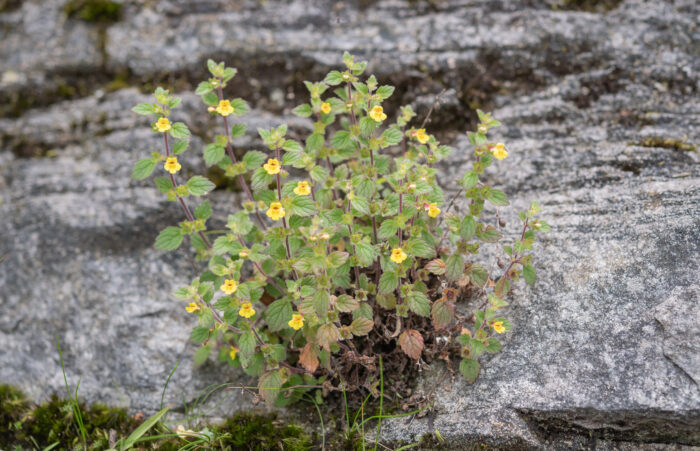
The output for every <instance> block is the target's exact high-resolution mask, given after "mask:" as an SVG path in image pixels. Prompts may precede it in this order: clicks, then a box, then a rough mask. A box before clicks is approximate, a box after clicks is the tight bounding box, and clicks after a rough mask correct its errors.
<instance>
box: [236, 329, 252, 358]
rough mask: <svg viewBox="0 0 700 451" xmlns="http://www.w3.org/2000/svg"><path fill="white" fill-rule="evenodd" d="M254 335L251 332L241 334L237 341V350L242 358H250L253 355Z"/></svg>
mask: <svg viewBox="0 0 700 451" xmlns="http://www.w3.org/2000/svg"><path fill="white" fill-rule="evenodd" d="M255 346H256V342H255V335H254V334H253V332H251V331H247V332H243V333H242V334H241V337H240V338H239V339H238V350H239V351H240V353H241V354H243V356H244V357H250V356H252V355H253V353H255Z"/></svg>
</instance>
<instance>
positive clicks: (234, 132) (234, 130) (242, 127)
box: [231, 122, 248, 138]
mask: <svg viewBox="0 0 700 451" xmlns="http://www.w3.org/2000/svg"><path fill="white" fill-rule="evenodd" d="M247 128H248V126H247V125H246V124H242V123H240V122H239V123H238V124H233V127H231V138H240V137H241V136H243V135H244V134H245V131H246V129H247Z"/></svg>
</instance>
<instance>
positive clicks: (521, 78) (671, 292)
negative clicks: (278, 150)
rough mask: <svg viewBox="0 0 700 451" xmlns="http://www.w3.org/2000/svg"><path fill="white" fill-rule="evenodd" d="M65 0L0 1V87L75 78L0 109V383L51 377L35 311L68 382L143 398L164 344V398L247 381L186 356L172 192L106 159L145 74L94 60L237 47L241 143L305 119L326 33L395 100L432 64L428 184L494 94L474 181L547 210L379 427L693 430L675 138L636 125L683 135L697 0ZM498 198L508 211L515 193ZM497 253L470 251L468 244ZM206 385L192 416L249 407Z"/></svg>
mask: <svg viewBox="0 0 700 451" xmlns="http://www.w3.org/2000/svg"><path fill="white" fill-rule="evenodd" d="M560 3H561V2H560ZM567 3H573V2H567ZM578 3H585V2H578ZM605 3H606V5H612V6H613V7H614V6H615V3H616V2H605ZM62 7H63V2H61V1H58V0H56V1H54V0H51V1H43V2H39V1H25V2H23V3H22V5H21V7H19V8H18V9H15V10H13V11H11V12H9V13H5V14H0V27H1V30H2V31H1V32H2V41H3V45H2V46H0V59H2V61H3V63H4V64H3V68H2V71H3V72H2V74H1V75H2V77H1V78H0V96H1V98H2V99H16V100H17V101H18V102H20V100H21V99H24V98H25V97H27V96H30V97H40V96H37V93H41V92H54V93H55V92H58V91H57V89H58V87H59V85H60V83H68V84H69V85H70V84H73V83H75V84H76V85H77V84H78V83H80V82H82V83H84V86H85V89H87V90H92V94H91V95H89V96H85V97H82V98H79V99H75V100H70V101H64V102H59V103H56V96H46V97H45V98H43V99H38V98H37V99H29V100H26V99H25V100H26V101H25V103H21V102H20V104H19V106H21V105H25V106H29V107H31V106H37V105H48V104H51V106H49V107H46V108H37V109H32V110H29V111H23V110H22V109H21V108H19V107H18V108H15V109H14V110H13V111H14V112H15V113H23V114H21V116H20V117H18V118H14V119H9V118H6V119H0V146H1V149H2V151H0V198H1V200H2V203H0V257H1V256H2V255H4V253H9V255H8V257H7V258H6V259H5V260H4V261H3V262H2V263H0V300H1V301H2V302H1V305H2V312H1V313H0V342H2V347H1V349H0V382H9V383H14V384H18V385H21V386H22V388H24V389H26V390H27V391H28V392H29V393H30V394H31V395H34V396H39V397H42V396H46V395H47V394H48V393H50V392H52V391H57V390H62V384H63V377H62V375H61V371H60V365H59V360H58V354H57V350H56V346H55V337H56V335H58V337H59V338H60V340H61V344H62V349H63V352H64V358H65V363H66V370H67V373H68V376H69V381H70V382H71V384H72V385H73V386H75V384H76V383H77V380H78V378H81V385H80V393H81V394H82V395H83V396H84V397H85V398H86V399H87V400H89V401H97V400H100V401H106V402H109V403H116V404H120V405H125V406H128V407H129V408H130V409H132V410H134V411H136V410H145V411H147V412H153V411H155V410H157V409H158V407H159V405H160V394H161V390H162V388H163V385H164V383H165V380H166V378H167V376H168V374H169V372H170V370H171V369H172V367H173V366H174V365H175V361H176V360H179V361H180V364H179V367H178V369H177V371H176V372H175V374H174V376H173V379H172V380H171V381H170V384H169V387H168V391H167V392H166V396H165V401H166V403H171V404H174V405H175V406H176V410H180V411H183V410H184V409H185V404H184V403H183V399H184V400H185V401H186V402H187V403H188V404H191V403H192V401H193V400H194V399H195V398H196V397H197V396H198V394H199V393H200V392H201V391H202V390H203V389H204V388H205V387H206V386H207V385H208V384H210V383H222V382H227V381H233V383H234V384H248V383H251V382H253V381H251V380H248V379H247V378H245V377H242V376H241V375H240V373H238V372H236V371H234V370H230V369H228V368H226V367H222V366H220V365H217V364H215V363H213V362H212V363H208V364H206V365H205V366H204V367H203V368H201V369H194V368H192V365H191V355H192V353H193V351H194V348H193V347H192V346H190V345H188V344H187V341H188V335H189V330H190V328H191V325H192V321H191V319H190V318H189V317H188V316H187V315H186V314H185V313H184V312H183V309H182V305H179V303H177V302H176V301H173V300H171V298H170V296H169V292H170V290H171V289H172V288H174V287H176V286H178V285H179V284H182V283H186V282H187V281H188V278H190V277H192V275H193V274H194V273H195V271H194V270H193V268H192V263H191V262H190V260H189V259H188V257H187V256H188V255H189V253H188V252H187V251H186V250H181V251H178V252H177V253H168V254H163V253H159V252H156V251H154V250H153V249H152V248H151V245H152V242H153V239H154V238H155V236H156V234H157V233H158V231H159V230H160V229H161V228H163V227H164V226H166V225H170V224H173V223H175V222H177V221H179V220H180V219H181V216H180V213H179V211H178V209H177V208H176V205H174V204H171V203H167V202H163V201H162V199H161V198H160V197H159V196H158V195H157V194H156V192H155V189H153V188H152V185H151V183H150V182H131V181H130V180H129V177H130V172H131V164H132V163H133V162H134V161H135V160H137V159H138V158H142V157H143V156H146V155H148V153H149V152H150V151H151V150H153V149H154V148H155V147H156V146H158V145H160V142H159V141H158V140H157V138H156V137H154V135H153V134H152V133H150V132H149V131H148V129H147V126H146V123H147V121H146V120H145V119H143V118H141V117H138V116H136V115H134V114H132V113H131V112H130V111H129V109H130V108H131V106H133V105H134V104H136V103H138V102H142V101H145V99H146V97H145V96H144V95H142V94H139V93H138V92H137V91H136V90H134V89H123V90H119V91H117V92H112V93H110V92H107V91H108V90H106V89H105V86H103V84H104V83H105V82H106V81H108V80H110V79H111V78H113V77H114V76H115V74H119V73H126V74H128V75H127V76H126V78H125V79H126V82H127V83H129V82H133V83H138V84H140V83H142V82H143V81H145V80H163V81H165V82H166V85H174V86H176V87H183V88H187V87H191V86H192V85H193V84H194V83H196V82H197V81H198V80H199V78H201V77H203V76H204V70H203V66H202V64H201V63H202V62H203V61H204V60H206V58H207V57H210V56H212V57H216V58H219V59H226V60H227V62H229V63H231V64H235V65H237V66H238V67H239V70H240V75H239V76H238V77H237V81H236V83H235V84H234V86H232V90H236V95H240V96H241V97H244V98H246V99H248V100H250V101H251V102H252V103H253V106H255V107H257V109H254V110H253V111H252V113H251V114H250V115H249V116H246V119H245V121H246V122H248V123H249V131H248V133H247V134H246V136H245V137H244V138H243V139H241V140H240V141H239V146H240V148H241V150H243V149H246V148H251V147H256V146H258V145H259V142H258V140H257V137H256V136H255V129H256V127H258V126H268V127H269V126H271V125H276V124H278V123H281V122H282V121H288V122H290V123H291V124H292V131H293V133H299V134H300V135H301V136H305V133H306V131H307V130H308V128H309V123H308V122H307V121H305V120H299V119H294V118H291V117H289V116H285V115H282V116H281V115H280V113H282V114H283V113H284V112H286V111H289V109H290V108H291V107H293V106H294V105H295V104H296V103H299V96H300V95H305V93H304V91H303V87H302V86H301V85H300V84H299V80H300V79H305V78H320V77H322V76H323V75H324V73H325V71H326V70H327V69H328V68H330V67H332V66H336V65H338V64H339V62H340V54H341V53H342V51H343V50H345V49H347V50H350V51H351V52H354V53H357V54H360V55H362V56H364V57H366V58H368V59H369V61H370V69H371V70H372V71H374V72H375V73H377V74H378V75H379V76H380V78H381V79H382V80H384V81H388V82H391V83H393V84H396V85H397V90H396V94H395V96H396V97H397V98H396V99H391V102H394V103H393V105H398V104H400V103H403V102H412V103H413V104H414V106H415V107H416V108H417V109H418V111H419V113H422V114H425V113H426V112H427V110H428V108H429V107H430V104H431V103H432V102H433V99H434V96H435V94H437V93H438V92H440V90H441V89H443V88H447V89H448V92H447V93H446V94H445V95H444V96H443V101H442V104H441V106H440V107H439V108H438V109H437V111H436V112H435V114H434V115H433V117H432V119H431V124H430V126H432V127H433V128H434V129H436V130H439V131H440V134H441V138H442V139H444V140H445V141H448V142H451V143H452V144H453V145H454V146H455V148H456V151H455V152H454V154H453V155H452V156H451V157H450V160H449V162H448V163H447V164H444V165H443V166H442V167H441V180H442V185H443V188H445V189H446V190H448V191H451V192H455V190H456V189H457V188H456V187H457V185H456V179H457V178H459V176H461V174H462V173H463V172H464V170H465V168H467V167H468V165H470V158H469V155H470V152H469V149H468V143H467V141H466V138H465V137H464V135H463V131H464V130H465V127H466V125H467V124H470V123H473V118H474V114H473V112H472V107H473V106H474V105H475V104H478V105H481V106H483V107H484V108H488V109H492V110H494V116H495V117H497V118H498V119H499V120H501V121H502V122H503V123H504V127H502V128H500V129H496V130H495V133H494V139H502V140H503V141H504V142H506V143H507V145H508V149H509V152H510V155H509V157H508V158H507V159H506V160H504V161H503V162H500V163H498V164H497V165H496V166H495V167H494V168H491V170H490V171H489V173H488V178H489V181H490V182H493V183H494V184H496V185H499V186H501V187H504V189H505V190H506V192H507V193H508V194H509V196H510V198H511V199H512V201H513V205H514V206H515V207H518V208H524V206H525V205H527V203H528V202H529V201H530V200H534V199H539V200H540V201H541V204H542V207H543V210H542V214H541V215H542V217H543V218H544V219H546V220H547V221H548V222H550V224H552V226H553V231H552V233H550V234H548V235H546V236H545V237H544V241H542V242H541V244H538V247H537V248H536V260H535V263H536V266H537V270H538V284H537V285H536V287H535V288H534V289H532V290H529V289H522V288H519V289H518V290H517V291H516V296H515V299H516V301H515V302H514V304H513V306H512V308H511V309H510V311H509V313H508V315H509V317H510V318H511V320H512V322H513V324H514V329H513V331H512V332H510V333H509V334H507V335H506V336H505V346H504V350H503V351H502V352H501V353H500V354H497V355H495V356H493V357H492V358H490V359H489V358H486V359H484V362H483V370H482V373H481V375H480V377H479V379H478V380H477V382H476V383H475V384H474V385H468V384H466V383H465V382H464V381H463V380H462V379H460V378H459V377H454V380H452V377H451V376H448V378H447V379H446V380H443V379H442V378H443V372H444V368H443V367H441V366H440V365H438V364H435V365H433V368H432V369H430V370H428V371H427V372H426V373H425V374H424V376H423V377H422V378H421V380H420V381H419V386H418V392H423V393H428V394H432V393H433V389H434V388H435V387H437V388H435V390H434V396H435V409H434V411H433V412H432V413H431V414H429V415H428V416H426V417H423V418H415V419H412V420H410V421H407V420H406V419H397V420H389V421H385V422H384V423H383V431H384V432H383V437H384V438H385V439H386V440H411V439H413V438H418V437H420V436H421V435H423V434H431V433H433V432H434V431H435V430H436V429H437V430H438V431H439V432H440V433H441V435H442V436H443V437H445V438H446V439H447V443H445V444H442V445H440V446H447V445H449V446H452V447H453V448H454V449H469V447H470V446H472V445H476V444H486V445H488V446H494V447H500V448H504V449H518V448H520V449H576V448H582V449H586V448H597V449H630V450H632V449H661V448H665V449H682V448H683V446H684V445H700V436H699V435H698V431H700V392H699V389H698V380H699V377H700V349H699V348H698V345H697V343H698V341H699V340H698V338H699V335H700V324H699V321H698V319H699V318H698V311H700V310H699V308H698V307H700V305H698V304H700V297H699V296H698V294H699V293H700V286H699V285H698V284H699V283H700V282H699V279H698V274H700V267H699V266H700V263H698V255H700V252H699V251H700V249H699V247H700V227H699V226H700V182H699V180H700V174H699V171H698V157H697V152H687V151H682V150H679V147H678V146H673V145H667V146H666V147H645V146H646V145H649V143H652V144H653V143H661V144H663V143H664V142H665V141H668V142H672V140H677V141H678V142H686V143H693V144H698V142H699V141H700V119H699V118H700V98H699V96H698V91H699V90H700V83H699V82H698V79H699V78H698V71H699V70H700V58H698V47H697V41H698V39H699V35H700V31H699V30H698V25H697V18H698V17H699V16H700V9H698V5H697V4H696V2H693V1H690V0H683V1H676V2H643V1H641V0H626V1H622V2H620V3H619V5H618V6H616V7H614V8H613V9H612V10H611V11H610V12H607V13H604V14H603V13H600V12H598V13H591V12H582V11H573V10H568V11H560V10H552V2H549V1H514V2H494V1H490V0H483V1H481V0H480V1H476V2H473V1H470V2H459V1H445V2H425V3H422V2H415V3H411V2H404V1H400V0H387V1H378V2H369V3H363V2H360V4H358V5H355V4H354V3H340V4H335V3H332V2H321V3H317V4H314V5H312V6H309V4H308V2H301V1H293V2H277V1H268V2H262V3H261V2H258V1H250V2H245V1H244V2H235V3H232V2H223V1H220V0H210V1H205V2H195V3H192V2H184V1H175V0H173V1H162V2H155V3H153V2H152V3H138V2H136V3H132V2H125V4H124V14H123V20H122V21H120V22H118V23H116V24H114V25H111V26H104V25H94V24H87V23H84V22H80V21H76V20H73V19H70V20H68V19H66V18H65V17H64V14H63V13H62ZM100 39H101V40H100ZM169 72H172V73H174V74H176V75H177V77H178V79H177V80H169V79H168V78H167V77H166V76H165V75H164V74H167V73H169ZM57 75H60V77H62V78H61V80H57V78H56V76H57ZM52 86H53V87H52ZM52 90H53V91H52ZM81 92H82V89H80V90H77V91H76V92H75V93H73V94H71V95H70V96H68V97H75V96H80V95H81ZM18 96H19V98H18ZM183 97H184V101H183V108H182V109H181V110H178V113H177V114H178V117H177V118H178V119H179V120H184V121H185V122H187V123H188V124H189V125H190V126H191V128H192V130H193V132H194V134H195V137H194V138H193V141H192V150H191V151H190V152H188V153H187V154H186V155H185V156H184V159H183V166H184V168H185V171H184V172H185V174H189V173H200V172H202V171H203V170H204V169H205V168H204V165H203V162H202V161H201V148H202V145H203V143H204V142H205V141H206V140H209V139H211V138H212V137H213V134H214V133H216V130H215V129H214V128H213V125H214V121H212V120H208V119H207V117H206V115H205V114H203V109H202V107H201V104H200V103H199V99H197V98H196V97H195V96H193V95H191V94H185V95H183ZM263 110H271V111H273V112H274V114H270V113H264V112H262V111H263ZM4 112H5V110H3V113H4ZM648 138H654V139H651V140H649V139H648ZM656 138H659V139H656ZM661 144H660V145H661ZM664 145H665V144H664ZM212 200H213V202H214V204H215V210H216V212H217V215H218V216H217V217H216V218H215V219H214V221H222V218H223V217H224V216H225V214H226V213H228V209H230V207H231V206H232V205H235V204H239V203H240V201H241V197H240V196H239V195H238V194H232V193H231V192H226V191H216V192H215V193H214V194H213V196H212ZM458 207H459V205H458ZM501 210H502V211H501V212H500V213H501V215H502V216H503V217H505V218H506V219H507V222H508V226H507V231H508V232H509V233H513V234H514V233H515V228H517V225H516V224H517V218H515V217H514V216H513V214H512V212H511V211H510V208H502V209H501ZM495 255H496V254H495V253H494V251H493V250H492V251H488V252H485V253H484V254H482V255H481V258H483V259H484V260H483V261H484V262H485V263H488V264H489V265H490V264H491V263H492V262H493V260H494V258H495ZM441 380H443V383H442V384H437V382H438V381H441ZM226 393H227V394H229V397H228V399H227V400H226V401H224V402H223V403H222V405H221V406H220V407H219V409H218V410H215V411H214V412H213V413H212V414H213V415H219V414H222V413H225V412H227V411H230V410H232V409H236V408H248V407H250V406H251V403H250V401H251V400H250V397H249V396H247V395H241V394H240V391H235V390H231V391H227V392H226ZM217 400H218V399H217ZM435 446H437V444H436V445H435ZM426 447H429V445H426Z"/></svg>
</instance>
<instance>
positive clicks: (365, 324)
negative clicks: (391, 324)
mask: <svg viewBox="0 0 700 451" xmlns="http://www.w3.org/2000/svg"><path fill="white" fill-rule="evenodd" d="M373 328H374V321H372V320H371V319H368V318H357V319H356V320H355V321H353V322H352V324H351V325H350V331H351V332H352V334H353V335H355V336H357V337H362V336H365V335H367V334H368V333H370V332H371V331H372V329H373Z"/></svg>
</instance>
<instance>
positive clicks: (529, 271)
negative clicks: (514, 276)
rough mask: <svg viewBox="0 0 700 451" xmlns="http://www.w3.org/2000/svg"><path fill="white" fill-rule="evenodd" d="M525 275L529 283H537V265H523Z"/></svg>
mask: <svg viewBox="0 0 700 451" xmlns="http://www.w3.org/2000/svg"><path fill="white" fill-rule="evenodd" d="M523 277H524V278H525V282H527V284H528V285H530V286H533V285H534V284H535V279H536V278H537V275H536V273H535V267H534V266H532V265H523Z"/></svg>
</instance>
